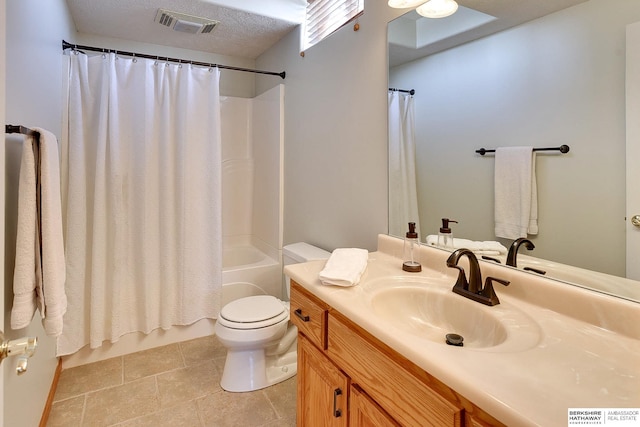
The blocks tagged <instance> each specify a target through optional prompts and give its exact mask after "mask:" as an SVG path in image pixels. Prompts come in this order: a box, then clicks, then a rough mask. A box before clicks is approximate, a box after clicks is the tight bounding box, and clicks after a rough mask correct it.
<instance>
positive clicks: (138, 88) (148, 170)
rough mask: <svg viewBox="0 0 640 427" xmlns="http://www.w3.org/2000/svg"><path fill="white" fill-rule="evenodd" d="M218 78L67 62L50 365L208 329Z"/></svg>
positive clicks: (111, 62)
mask: <svg viewBox="0 0 640 427" xmlns="http://www.w3.org/2000/svg"><path fill="white" fill-rule="evenodd" d="M219 78H220V74H219V70H218V69H217V68H214V69H207V68H198V67H192V66H189V65H186V64H185V65H182V66H179V65H177V64H171V65H170V64H167V63H164V62H156V61H152V60H144V59H137V60H136V59H131V58H118V57H116V56H115V55H114V54H109V55H103V56H100V55H99V56H94V57H88V56H86V55H84V54H74V53H72V54H71V57H70V73H69V119H68V120H69V129H68V130H69V141H68V147H67V153H68V156H67V159H66V161H67V162H68V170H67V174H66V175H67V182H68V186H67V188H66V201H67V202H66V228H65V251H66V259H67V283H66V287H67V289H66V291H67V296H68V309H67V313H66V315H65V317H64V330H63V334H62V336H61V337H60V338H59V339H58V349H57V353H58V355H64V354H70V353H73V352H75V351H77V350H78V349H80V348H81V347H83V346H85V345H87V344H89V345H90V347H91V348H96V347H99V346H101V345H102V343H103V341H111V342H115V341H117V340H118V339H119V337H121V336H122V335H124V334H127V333H130V332H137V331H139V332H144V333H149V332H151V331H152V330H154V329H157V328H162V329H169V328H171V326H173V325H188V324H191V323H194V322H196V321H198V320H200V319H203V318H216V317H217V315H218V312H219V305H220V293H221V282H222V243H221V240H222V237H221V235H222V232H221V206H220V200H221V172H220V170H221V141H220V140H221V136H220V101H219V88H218V85H219Z"/></svg>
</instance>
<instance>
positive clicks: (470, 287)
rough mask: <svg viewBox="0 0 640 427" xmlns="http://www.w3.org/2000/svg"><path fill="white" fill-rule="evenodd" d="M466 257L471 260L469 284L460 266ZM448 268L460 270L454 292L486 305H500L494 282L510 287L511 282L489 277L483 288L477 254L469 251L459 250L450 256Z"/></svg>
mask: <svg viewBox="0 0 640 427" xmlns="http://www.w3.org/2000/svg"><path fill="white" fill-rule="evenodd" d="M464 255H466V257H467V258H468V259H469V281H468V282H467V276H466V275H465V273H464V269H463V268H462V267H460V266H459V265H458V261H459V260H460V258H461V257H462V256H464ZM447 267H449V268H455V269H456V270H458V280H457V281H456V284H455V285H454V286H453V289H452V290H453V292H455V293H456V294H458V295H462V296H463V297H466V298H469V299H472V300H473V301H476V302H479V303H481V304H484V305H498V304H500V300H499V299H498V296H497V295H496V292H495V291H494V290H493V282H498V283H500V284H502V285H504V286H508V285H509V282H508V281H506V280H502V279H498V278H495V277H487V279H486V281H485V283H484V286H482V275H481V272H480V264H479V263H478V258H476V256H475V254H474V253H473V252H471V251H470V250H469V249H464V248H463V249H458V250H456V251H455V252H453V253H452V254H451V255H449V258H447Z"/></svg>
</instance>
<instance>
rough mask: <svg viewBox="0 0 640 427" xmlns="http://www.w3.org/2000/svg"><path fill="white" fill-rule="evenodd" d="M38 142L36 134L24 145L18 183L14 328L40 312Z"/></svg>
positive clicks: (12, 317)
mask: <svg viewBox="0 0 640 427" xmlns="http://www.w3.org/2000/svg"><path fill="white" fill-rule="evenodd" d="M37 154H38V152H37V145H36V141H35V140H34V138H33V137H31V136H29V137H26V138H25V141H24V143H23V145H22V160H21V162H20V178H19V183H18V221H17V232H16V258H15V267H14V270H13V306H12V308H11V329H22V328H26V327H27V326H29V324H30V323H31V319H33V315H34V313H35V312H36V307H37V304H36V298H37V294H36V289H37V288H39V287H40V281H41V279H42V276H41V271H40V242H39V237H38V208H37V199H36V194H37V189H36V185H37V184H36V176H37V170H36V165H37Z"/></svg>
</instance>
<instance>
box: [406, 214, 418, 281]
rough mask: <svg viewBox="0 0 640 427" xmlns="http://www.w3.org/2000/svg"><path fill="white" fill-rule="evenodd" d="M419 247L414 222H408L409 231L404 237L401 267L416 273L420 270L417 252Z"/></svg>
mask: <svg viewBox="0 0 640 427" xmlns="http://www.w3.org/2000/svg"><path fill="white" fill-rule="evenodd" d="M419 248H420V241H419V240H418V233H416V223H415V222H410V223H409V231H407V235H406V237H405V239H404V250H403V258H402V259H404V262H403V263H402V269H403V270H404V271H408V272H410V273H418V272H420V271H422V266H421V265H420V262H418V253H419Z"/></svg>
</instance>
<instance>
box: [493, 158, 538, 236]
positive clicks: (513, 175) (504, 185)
mask: <svg viewBox="0 0 640 427" xmlns="http://www.w3.org/2000/svg"><path fill="white" fill-rule="evenodd" d="M535 159H536V157H535V153H534V152H533V147H503V148H498V149H496V156H495V172H494V191H495V194H494V198H495V234H496V237H503V238H506V239H517V238H519V237H527V234H538V190H537V187H536V172H535V169H536V164H535Z"/></svg>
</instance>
